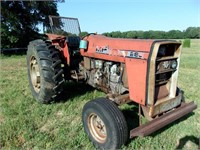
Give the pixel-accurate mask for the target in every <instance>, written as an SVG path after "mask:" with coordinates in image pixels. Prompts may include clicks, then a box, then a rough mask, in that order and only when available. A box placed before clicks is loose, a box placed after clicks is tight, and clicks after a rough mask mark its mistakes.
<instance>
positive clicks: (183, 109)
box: [130, 102, 197, 138]
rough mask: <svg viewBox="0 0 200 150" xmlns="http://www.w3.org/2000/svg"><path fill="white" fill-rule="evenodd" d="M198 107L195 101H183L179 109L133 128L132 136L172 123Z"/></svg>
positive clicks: (148, 132) (144, 134) (143, 134)
mask: <svg viewBox="0 0 200 150" xmlns="http://www.w3.org/2000/svg"><path fill="white" fill-rule="evenodd" d="M196 108H197V105H196V104H194V102H190V103H183V104H182V105H181V106H180V107H178V108H177V109H175V110H173V111H171V112H168V113H166V114H164V115H162V116H161V117H158V118H156V119H154V120H152V121H150V122H148V123H146V124H143V125H141V126H139V127H137V128H135V129H132V130H131V131H130V138H133V137H136V136H140V137H144V136H146V135H149V134H151V133H153V132H155V131H157V130H159V129H161V128H162V127H164V126H166V125H168V124H170V123H171V122H173V121H175V120H177V119H179V118H181V117H183V116H185V115H186V114H188V113H190V112H192V111H193V110H194V109H196Z"/></svg>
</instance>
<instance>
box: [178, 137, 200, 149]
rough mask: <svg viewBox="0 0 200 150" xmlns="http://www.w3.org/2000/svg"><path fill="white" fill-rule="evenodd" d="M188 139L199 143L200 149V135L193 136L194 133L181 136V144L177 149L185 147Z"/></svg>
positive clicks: (199, 147)
mask: <svg viewBox="0 0 200 150" xmlns="http://www.w3.org/2000/svg"><path fill="white" fill-rule="evenodd" d="M188 141H191V142H193V143H194V144H196V145H198V149H200V137H199V138H197V137H195V136H193V135H190V136H185V137H183V138H181V139H180V140H179V145H178V146H177V147H176V149H177V150H178V149H183V147H184V145H186V143H187V142H188Z"/></svg>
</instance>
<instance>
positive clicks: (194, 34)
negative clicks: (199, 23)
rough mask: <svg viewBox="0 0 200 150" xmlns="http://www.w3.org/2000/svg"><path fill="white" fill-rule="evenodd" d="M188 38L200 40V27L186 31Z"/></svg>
mask: <svg viewBox="0 0 200 150" xmlns="http://www.w3.org/2000/svg"><path fill="white" fill-rule="evenodd" d="M185 37H186V38H200V27H189V28H187V29H186V31H185Z"/></svg>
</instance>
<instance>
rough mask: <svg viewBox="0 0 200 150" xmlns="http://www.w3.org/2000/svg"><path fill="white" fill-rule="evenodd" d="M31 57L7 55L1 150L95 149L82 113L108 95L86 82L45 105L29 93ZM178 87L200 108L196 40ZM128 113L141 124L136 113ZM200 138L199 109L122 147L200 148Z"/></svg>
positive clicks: (0, 101)
mask: <svg viewBox="0 0 200 150" xmlns="http://www.w3.org/2000/svg"><path fill="white" fill-rule="evenodd" d="M25 57H26V56H25V55H22V56H1V60H0V67H1V68H0V148H2V149H94V147H93V145H92V144H91V142H90V141H89V140H88V138H87V136H86V135H85V133H84V130H83V125H82V121H81V113H82V108H83V106H84V104H85V103H86V102H88V101H89V100H91V99H94V98H96V97H99V96H103V95H104V94H103V93H102V92H99V91H97V90H94V89H92V88H90V87H88V86H86V85H84V84H78V83H67V84H66V86H65V88H66V89H65V90H66V94H65V96H64V97H63V99H62V101H60V102H58V103H54V104H50V105H42V104H39V103H37V102H36V101H35V100H34V99H33V97H32V95H31V93H30V90H29V86H28V79H27V70H26V59H25ZM178 85H179V87H180V88H181V89H182V90H183V91H184V94H185V98H186V100H187V101H195V103H196V104H197V105H198V106H200V40H191V48H183V51H182V56H181V66H180V72H179V81H178ZM131 109H135V108H134V107H131ZM124 113H125V114H126V115H128V116H129V117H133V118H132V121H133V122H135V120H134V119H136V118H137V117H136V115H134V114H133V112H131V111H126V110H124ZM136 122H137V121H136ZM199 138H200V108H199V107H198V108H197V109H196V110H195V111H194V114H190V115H188V116H186V117H184V118H183V119H180V120H178V121H176V122H174V123H172V124H170V125H168V126H167V127H165V128H164V129H162V130H160V131H157V132H155V133H153V134H152V135H150V136H147V137H144V138H140V137H138V138H135V139H133V140H131V141H129V143H128V144H127V145H126V146H124V147H122V149H124V150H125V149H144V150H146V149H148V150H151V149H158V150H160V149H166V150H168V149H176V148H179V149H191V150H194V149H198V142H199Z"/></svg>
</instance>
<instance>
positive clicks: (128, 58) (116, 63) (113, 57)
mask: <svg viewBox="0 0 200 150" xmlns="http://www.w3.org/2000/svg"><path fill="white" fill-rule="evenodd" d="M49 18H50V25H51V34H46V35H47V37H48V38H47V40H34V41H31V42H30V43H29V45H28V51H27V66H28V78H29V84H30V89H31V92H32V95H33V97H34V99H36V100H37V101H38V102H41V103H52V102H54V101H56V100H57V99H58V98H59V97H60V95H61V94H62V93H63V92H65V93H67V91H63V85H64V83H65V81H69V80H73V81H76V82H81V83H87V84H89V85H91V86H92V87H94V88H96V89H99V90H101V91H103V92H105V97H101V98H97V99H94V100H91V101H89V102H87V103H86V104H85V106H84V107H83V111H82V121H83V126H84V129H85V132H86V134H87V135H88V137H89V139H90V140H91V141H92V143H93V144H94V145H95V146H96V147H97V148H100V149H118V148H120V147H121V146H122V145H124V144H126V142H127V140H128V139H129V138H134V137H137V136H141V137H143V136H146V135H149V134H151V133H153V132H154V131H157V130H158V129H160V128H162V127H164V126H166V125H167V124H169V123H171V122H173V121H175V120H177V119H179V118H181V117H183V116H184V115H186V114H188V113H190V112H192V111H193V110H194V109H196V108H197V106H196V105H195V104H194V103H193V102H190V103H186V102H185V101H184V97H183V93H182V91H181V90H180V89H179V88H178V87H177V79H178V72H179V66H180V54H181V43H180V42H177V41H175V40H142V39H120V38H109V37H105V36H103V35H98V34H88V35H86V36H84V37H80V26H79V22H78V19H76V18H66V17H55V16H50V17H49ZM68 88H70V87H68ZM130 102H132V103H130ZM126 103H130V105H137V106H138V110H139V111H138V115H139V116H140V117H139V119H141V117H142V116H144V117H145V118H146V119H147V120H148V122H147V123H145V124H141V123H140V124H139V126H138V127H136V128H134V129H132V130H131V131H129V130H128V126H127V122H126V119H125V117H124V115H123V113H122V112H121V111H120V108H119V106H120V105H123V104H126ZM133 119H134V118H133ZM138 122H141V121H138Z"/></svg>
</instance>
